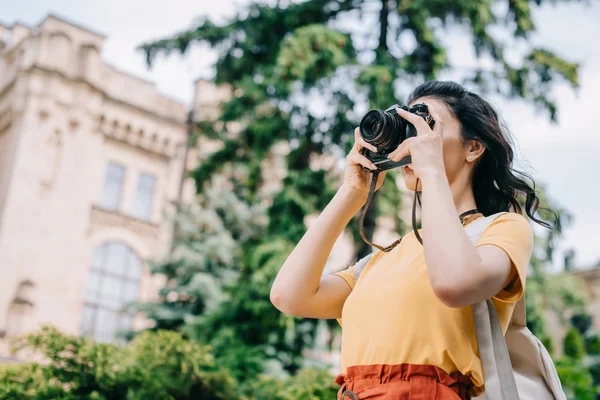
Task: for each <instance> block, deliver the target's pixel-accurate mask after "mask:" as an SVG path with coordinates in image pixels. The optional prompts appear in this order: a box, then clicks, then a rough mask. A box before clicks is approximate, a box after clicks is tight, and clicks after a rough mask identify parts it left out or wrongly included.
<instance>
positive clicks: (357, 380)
mask: <svg viewBox="0 0 600 400" xmlns="http://www.w3.org/2000/svg"><path fill="white" fill-rule="evenodd" d="M335 382H336V383H337V384H339V385H342V387H341V389H340V390H339V392H338V400H363V399H365V400H366V399H369V400H392V399H393V400H469V399H470V398H471V396H470V394H469V393H470V390H471V388H472V387H473V383H472V382H471V379H470V378H468V377H466V376H464V375H462V374H461V373H459V372H453V373H451V374H447V373H446V372H444V371H443V370H442V369H440V368H438V367H434V366H432V365H416V364H396V365H383V364H380V365H358V366H353V367H348V372H347V373H346V374H340V375H338V377H337V378H336V380H335Z"/></svg>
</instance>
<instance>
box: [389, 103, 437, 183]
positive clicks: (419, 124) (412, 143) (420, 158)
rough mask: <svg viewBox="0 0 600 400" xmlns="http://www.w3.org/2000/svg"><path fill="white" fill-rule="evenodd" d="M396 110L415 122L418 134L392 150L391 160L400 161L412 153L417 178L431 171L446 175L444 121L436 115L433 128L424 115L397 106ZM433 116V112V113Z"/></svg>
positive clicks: (421, 177)
mask: <svg viewBox="0 0 600 400" xmlns="http://www.w3.org/2000/svg"><path fill="white" fill-rule="evenodd" d="M396 112H397V113H398V115H400V116H401V117H402V118H404V119H405V120H407V121H408V122H410V123H411V124H413V125H414V126H415V128H416V130H417V136H415V137H410V138H408V139H406V140H404V141H403V142H402V143H400V146H398V147H397V148H396V150H394V151H393V152H391V153H390V154H389V156H388V158H390V159H391V160H394V161H400V160H401V159H402V158H404V157H406V156H408V155H410V156H411V158H412V164H411V165H410V167H411V168H412V170H413V171H414V173H415V176H416V177H417V178H420V179H423V177H424V176H425V175H428V174H430V173H433V174H439V173H442V174H444V175H445V168H444V157H443V151H442V148H443V146H442V145H443V140H442V130H443V126H442V121H441V120H440V119H439V118H438V119H436V118H435V116H434V120H435V124H434V126H433V129H431V128H430V127H429V125H427V122H425V120H424V119H423V117H421V116H419V115H417V114H413V113H411V112H408V111H406V110H403V109H401V108H397V109H396ZM432 116H433V114H432Z"/></svg>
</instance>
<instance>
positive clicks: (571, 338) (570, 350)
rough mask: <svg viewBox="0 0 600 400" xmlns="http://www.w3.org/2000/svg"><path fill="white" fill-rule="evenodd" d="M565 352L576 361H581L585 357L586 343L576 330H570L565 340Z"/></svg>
mask: <svg viewBox="0 0 600 400" xmlns="http://www.w3.org/2000/svg"><path fill="white" fill-rule="evenodd" d="M563 346H564V352H565V355H566V356H567V357H570V358H571V359H572V360H574V361H581V360H583V357H584V356H585V343H584V341H583V337H582V336H581V333H579V331H578V330H577V329H575V328H571V329H569V331H568V332H567V335H566V336H565V340H564V344H563Z"/></svg>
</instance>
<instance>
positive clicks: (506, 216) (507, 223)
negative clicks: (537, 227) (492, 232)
mask: <svg viewBox="0 0 600 400" xmlns="http://www.w3.org/2000/svg"><path fill="white" fill-rule="evenodd" d="M498 225H501V226H503V227H505V228H507V229H522V230H526V231H530V232H531V231H532V230H531V225H529V221H528V220H527V218H525V217H524V216H523V215H522V214H519V213H517V212H504V213H502V214H500V215H498V216H497V217H496V218H494V221H492V223H491V224H490V225H489V227H491V226H498Z"/></svg>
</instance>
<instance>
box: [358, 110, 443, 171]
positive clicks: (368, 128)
mask: <svg viewBox="0 0 600 400" xmlns="http://www.w3.org/2000/svg"><path fill="white" fill-rule="evenodd" d="M397 108H402V109H403V110H406V111H408V112H411V113H413V114H417V115H420V116H421V117H423V119H424V120H425V122H427V124H428V125H429V126H430V127H431V128H433V126H434V124H435V121H434V120H433V118H432V117H431V115H430V114H429V109H428V108H427V105H426V104H423V103H419V104H415V105H414V106H412V107H407V106H399V105H397V104H394V105H393V106H391V107H389V108H388V109H386V110H385V111H383V110H379V109H375V110H371V111H369V112H368V113H366V114H365V116H364V117H363V119H362V121H360V136H361V137H362V138H363V140H364V141H365V142H367V143H369V144H372V145H373V146H375V147H377V150H378V151H377V153H375V152H372V151H371V150H369V149H366V148H363V149H362V154H363V155H364V156H365V157H367V158H368V159H369V160H371V161H372V162H373V163H374V164H375V165H376V166H377V168H378V169H379V170H380V171H385V170H388V169H392V168H397V167H401V166H403V165H407V164H410V163H411V162H412V160H411V158H410V156H406V157H404V158H403V159H401V160H400V161H397V162H396V161H393V160H390V159H389V158H387V156H388V155H389V154H390V153H391V152H392V151H394V150H395V149H396V148H397V147H398V146H399V145H400V143H402V142H403V141H404V140H406V139H408V138H409V137H412V136H417V130H416V128H415V127H414V125H413V124H411V123H410V122H408V121H407V120H405V119H404V118H402V117H401V116H400V115H398V113H397V112H396V109H397Z"/></svg>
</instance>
